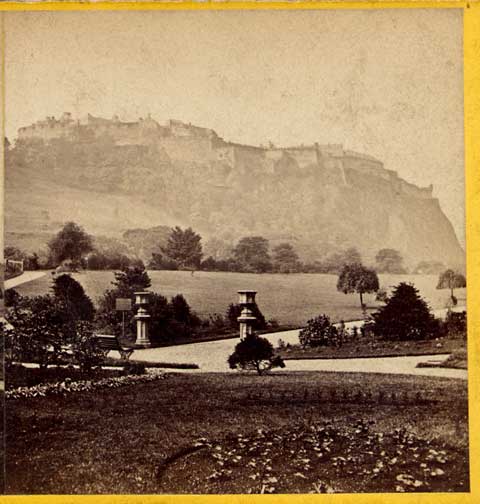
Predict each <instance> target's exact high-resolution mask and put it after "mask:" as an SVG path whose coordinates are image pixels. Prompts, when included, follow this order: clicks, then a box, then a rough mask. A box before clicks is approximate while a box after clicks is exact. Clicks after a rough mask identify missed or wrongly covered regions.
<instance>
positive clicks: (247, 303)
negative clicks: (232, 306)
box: [237, 290, 257, 340]
mask: <svg viewBox="0 0 480 504" xmlns="http://www.w3.org/2000/svg"><path fill="white" fill-rule="evenodd" d="M256 293H257V291H254V290H240V291H238V294H239V305H240V307H241V308H242V311H241V313H240V317H238V318H237V320H238V322H239V323H240V339H241V340H243V339H245V338H246V337H247V336H248V335H250V334H253V324H254V323H255V321H256V320H257V318H256V317H255V316H254V314H253V311H252V307H253V305H254V304H255V294H256Z"/></svg>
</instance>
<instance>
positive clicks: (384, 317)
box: [372, 282, 438, 340]
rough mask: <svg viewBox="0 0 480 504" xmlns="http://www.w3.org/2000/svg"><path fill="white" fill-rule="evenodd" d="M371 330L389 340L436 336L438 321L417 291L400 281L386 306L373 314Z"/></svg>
mask: <svg viewBox="0 0 480 504" xmlns="http://www.w3.org/2000/svg"><path fill="white" fill-rule="evenodd" d="M372 318H373V321H374V323H373V327H372V328H373V332H374V334H375V335H376V336H379V337H383V338H385V339H390V340H412V339H413V340H421V339H427V338H432V337H435V335H436V333H437V331H438V323H437V321H436V320H435V318H434V316H433V314H432V313H431V312H430V309H429V307H428V305H427V303H426V302H425V301H424V300H423V299H422V298H421V297H420V295H419V293H418V290H417V289H416V288H415V287H414V286H413V285H411V284H407V283H405V282H402V283H400V284H399V285H398V286H397V287H395V289H394V290H393V292H392V295H391V296H390V298H389V299H388V301H387V303H386V304H385V306H382V307H381V308H380V309H379V310H378V311H377V312H376V313H374V314H373V315H372Z"/></svg>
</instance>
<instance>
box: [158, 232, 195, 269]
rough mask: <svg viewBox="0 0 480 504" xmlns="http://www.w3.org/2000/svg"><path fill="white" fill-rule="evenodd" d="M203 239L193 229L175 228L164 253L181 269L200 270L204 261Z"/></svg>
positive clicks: (163, 250) (163, 248) (164, 248)
mask: <svg viewBox="0 0 480 504" xmlns="http://www.w3.org/2000/svg"><path fill="white" fill-rule="evenodd" d="M201 240H202V237H201V236H200V235H199V234H197V233H195V231H193V229H192V228H187V229H185V230H183V229H182V228H180V227H178V226H175V227H174V228H173V229H172V232H171V234H170V236H169V237H168V241H167V245H166V246H165V247H162V249H161V250H162V252H163V253H164V254H165V255H166V256H167V257H168V258H169V259H172V260H174V261H175V262H177V264H178V266H179V267H180V268H192V267H194V268H198V267H199V266H200V261H201V260H202V255H203V254H202V244H201Z"/></svg>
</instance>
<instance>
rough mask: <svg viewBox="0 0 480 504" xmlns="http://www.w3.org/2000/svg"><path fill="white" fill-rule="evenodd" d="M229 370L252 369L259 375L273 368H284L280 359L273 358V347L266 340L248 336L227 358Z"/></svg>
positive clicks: (252, 335)
mask: <svg viewBox="0 0 480 504" xmlns="http://www.w3.org/2000/svg"><path fill="white" fill-rule="evenodd" d="M228 365H229V366H230V369H244V370H249V369H253V370H255V371H257V373H258V374H259V375H261V374H263V373H266V372H268V371H270V370H271V369H272V368H274V367H281V368H283V367H285V363H284V362H283V360H282V358H281V357H279V356H275V354H274V350H273V346H272V344H271V343H270V341H268V340H267V339H266V338H261V337H259V336H257V335H256V334H249V335H248V336H247V337H246V338H245V339H244V340H242V341H240V343H238V344H237V345H236V346H235V351H234V352H233V354H232V355H230V357H229V358H228Z"/></svg>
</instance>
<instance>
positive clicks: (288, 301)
mask: <svg viewBox="0 0 480 504" xmlns="http://www.w3.org/2000/svg"><path fill="white" fill-rule="evenodd" d="M148 274H149V276H150V278H151V280H152V286H151V289H150V290H152V291H153V292H158V293H160V294H163V295H164V296H167V297H171V296H174V295H175V294H178V293H181V294H183V295H184V296H185V298H186V300H187V301H188V303H189V305H190V306H191V307H192V309H193V310H195V311H196V312H197V314H198V315H200V316H201V317H207V316H208V315H213V314H214V313H219V314H221V315H224V314H225V312H226V310H227V308H228V305H229V304H230V303H235V302H237V300H238V294H237V291H238V290H239V289H254V290H257V291H258V294H257V301H258V305H259V307H260V309H261V311H262V313H263V314H264V315H265V318H266V319H267V320H269V319H276V320H277V322H278V323H279V324H281V325H287V324H288V325H291V326H296V327H299V326H304V325H305V324H306V322H307V320H308V319H310V318H312V317H315V316H317V315H319V314H320V313H326V314H327V315H329V317H330V319H331V320H332V321H334V322H337V321H340V320H342V319H343V320H345V321H348V320H359V319H362V318H363V313H362V309H361V307H360V300H359V297H358V295H356V294H355V295H354V294H349V295H345V294H343V293H342V292H338V291H337V287H336V285H337V276H336V275H323V274H307V273H298V274H288V275H282V274H269V273H265V274H255V273H221V272H207V271H197V272H196V273H195V275H194V276H192V275H191V274H190V272H188V271H149V272H148ZM73 277H74V278H75V279H76V280H77V281H78V282H80V283H81V284H82V286H83V287H84V289H85V291H86V293H87V295H88V296H90V297H91V298H92V300H93V301H94V302H97V300H98V298H99V297H100V296H102V295H103V293H104V292H105V290H106V289H110V288H111V282H112V280H114V275H113V272H112V271H85V272H81V273H75V274H74V275H73ZM379 279H380V286H381V287H382V288H385V289H387V290H388V289H390V288H391V287H392V286H395V285H398V284H399V283H400V282H412V283H413V284H414V285H415V287H416V288H417V289H418V290H419V291H420V295H421V296H422V297H424V298H425V300H426V301H427V302H428V304H429V305H430V307H431V308H432V309H436V308H444V307H445V303H446V301H447V300H448V298H449V294H450V293H449V292H448V290H437V289H436V288H435V287H436V285H437V280H438V276H437V275H379ZM51 283H52V278H51V274H50V273H47V275H46V276H44V277H42V278H39V279H37V280H34V281H32V282H28V283H25V284H23V285H20V286H18V287H16V288H15V290H17V291H18V293H19V294H22V295H24V296H33V295H38V294H46V293H48V292H50V287H51ZM212 286H214V288H212ZM206 292H208V296H206V295H205V293H206ZM455 295H456V296H457V298H458V300H459V305H463V304H464V302H465V297H466V294H465V289H456V290H455ZM364 298H365V302H366V303H367V305H368V311H369V312H372V311H375V310H376V309H377V308H378V307H379V306H381V305H382V303H380V302H377V301H375V295H374V294H367V295H365V297H364Z"/></svg>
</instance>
